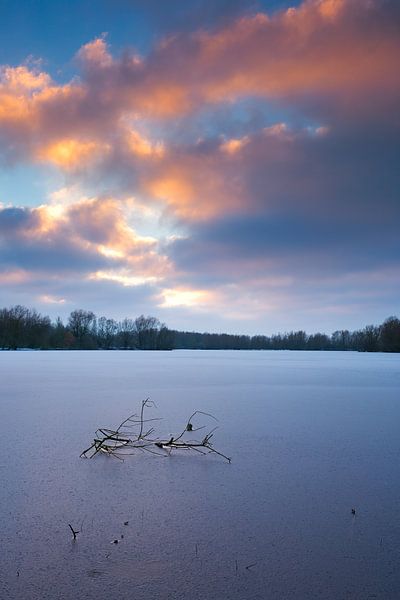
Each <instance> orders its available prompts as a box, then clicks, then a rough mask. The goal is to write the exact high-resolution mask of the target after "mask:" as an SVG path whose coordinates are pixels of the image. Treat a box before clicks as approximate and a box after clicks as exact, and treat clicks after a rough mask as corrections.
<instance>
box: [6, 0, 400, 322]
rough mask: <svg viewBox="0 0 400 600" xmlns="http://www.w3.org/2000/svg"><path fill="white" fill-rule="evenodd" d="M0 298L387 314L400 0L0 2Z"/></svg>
mask: <svg viewBox="0 0 400 600" xmlns="http://www.w3.org/2000/svg"><path fill="white" fill-rule="evenodd" d="M0 39H1V40H2V43H1V47H0V306H10V305H14V304H23V305H26V306H29V307H35V308H36V309H37V310H39V311H40V312H42V313H44V314H49V315H50V316H52V317H55V316H56V315H60V316H62V317H63V318H67V316H68V314H69V313H70V312H71V311H72V310H75V309H76V308H83V309H86V310H93V311H94V312H95V313H96V314H97V315H98V316H101V315H105V316H107V317H113V318H116V319H121V318H124V317H136V316H138V315H140V314H151V315H154V316H156V317H158V318H159V319H160V320H161V321H163V322H166V323H167V325H168V326H170V327H171V328H176V329H182V330H190V331H192V330H197V331H220V332H222V331H224V332H230V333H248V334H256V333H264V334H271V333H274V332H278V331H281V332H283V331H290V330H297V329H305V330H306V331H308V332H310V333H312V332H316V331H324V332H326V333H331V332H333V331H335V330H336V329H350V330H352V329H357V328H360V327H363V326H365V325H367V324H370V323H375V324H378V323H381V322H382V321H383V320H384V319H385V318H386V317H388V316H390V315H396V314H397V315H399V313H400V305H399V304H400V303H399V298H400V294H399V292H400V235H399V231H400V227H399V223H400V201H399V200H400V199H399V189H400V185H399V184H400V181H399V179H400V169H399V157H400V147H399V146H400V144H399V133H400V114H399V113H400V111H399V107H400V78H399V73H400V4H399V3H398V2H397V1H396V0H304V1H303V2H286V1H279V0H275V1H271V2H267V1H265V2H261V1H256V0H255V1H251V0H213V1H211V0H169V1H168V2H167V1H163V0H112V1H111V0H96V2H93V1H91V0H79V1H78V0H59V1H58V2H54V1H53V0H23V1H21V2H18V3H17V2H14V1H12V0H0Z"/></svg>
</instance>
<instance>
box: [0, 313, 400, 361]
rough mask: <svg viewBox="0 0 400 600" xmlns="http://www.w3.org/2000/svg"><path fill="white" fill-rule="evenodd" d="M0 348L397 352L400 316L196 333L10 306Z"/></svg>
mask: <svg viewBox="0 0 400 600" xmlns="http://www.w3.org/2000/svg"><path fill="white" fill-rule="evenodd" d="M0 348H1V349H4V350H17V349H18V348H33V349H42V350H45V349H48V350H51V349H53V350H55V349H57V350H97V349H104V350H116V349H118V350H172V349H174V348H176V349H178V348H181V349H185V348H186V349H202V350H357V351H360V352H400V320H399V319H398V318H397V317H389V318H388V319H386V320H385V321H384V322H383V323H382V324H381V325H367V326H366V327H364V329H360V330H357V331H348V330H347V329H343V330H338V331H335V332H334V333H333V334H332V335H330V336H329V335H326V334H324V333H314V334H310V335H309V334H307V333H306V332H305V331H291V332H288V333H278V334H275V335H272V336H266V335H254V336H248V335H232V334H227V333H198V332H194V331H191V332H190V331H177V330H171V329H169V328H168V327H167V326H166V325H165V323H161V321H160V320H159V319H157V318H156V317H151V316H147V317H146V316H144V315H141V316H139V317H137V318H135V319H130V318H126V319H123V320H122V321H115V320H114V319H108V318H107V317H97V316H96V315H95V314H94V313H93V312H92V311H87V310H82V309H78V310H74V311H72V312H71V314H70V315H69V317H68V320H67V322H66V323H65V324H64V323H63V321H62V320H61V319H60V318H57V319H56V321H54V322H52V321H51V319H50V318H49V317H48V316H43V315H41V314H40V313H39V312H37V311H36V310H35V309H30V308H26V307H25V306H20V305H17V306H12V307H11V308H3V309H0Z"/></svg>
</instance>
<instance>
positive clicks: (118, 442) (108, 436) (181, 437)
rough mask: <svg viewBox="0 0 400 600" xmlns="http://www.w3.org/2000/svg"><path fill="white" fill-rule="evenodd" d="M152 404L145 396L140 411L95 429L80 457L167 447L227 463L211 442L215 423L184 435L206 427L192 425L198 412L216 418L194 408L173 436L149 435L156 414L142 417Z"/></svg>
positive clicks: (121, 455) (119, 456) (120, 455)
mask: <svg viewBox="0 0 400 600" xmlns="http://www.w3.org/2000/svg"><path fill="white" fill-rule="evenodd" d="M154 406H155V404H154V403H153V402H152V401H151V400H150V399H149V398H146V400H142V402H141V408H140V413H139V415H137V414H136V413H134V414H132V415H130V416H129V417H127V418H126V419H124V420H123V421H122V423H120V425H118V427H117V428H116V429H109V428H108V427H101V428H99V429H97V430H96V432H95V438H94V440H93V443H92V444H91V445H90V446H89V447H88V448H86V450H84V451H83V452H82V453H81V454H80V457H81V458H93V457H94V456H96V455H97V454H106V455H107V456H112V457H113V458H117V459H119V460H123V459H124V457H125V456H127V455H128V454H134V453H135V452H136V451H138V450H140V451H143V452H149V453H151V454H156V455H157V456H165V453H164V452H160V450H161V451H165V450H166V451H168V454H171V452H172V451H175V450H191V451H193V452H198V453H200V454H207V453H213V454H217V455H218V456H221V457H222V458H224V459H225V460H227V461H228V462H229V463H230V462H231V459H230V458H229V457H228V456H226V455H225V454H223V453H222V452H220V451H218V450H216V449H215V448H214V446H213V443H212V441H211V440H212V438H213V435H214V432H215V430H216V429H217V427H214V428H213V429H211V430H210V431H209V432H208V433H207V434H206V435H205V436H204V437H203V438H202V439H201V440H196V439H192V438H190V439H188V435H190V436H191V435H192V434H193V433H195V432H197V431H200V430H202V429H205V428H206V425H200V426H199V427H194V424H193V420H194V419H195V417H196V416H198V415H203V416H205V417H209V418H211V419H213V420H214V421H217V419H216V418H215V417H214V416H213V415H211V414H209V413H206V412H203V411H201V410H196V411H195V412H194V413H193V414H191V415H190V417H189V419H188V420H187V422H186V425H185V427H184V429H183V431H182V432H181V433H179V434H178V435H176V436H171V437H170V438H169V439H168V440H162V439H160V438H157V437H155V438H154V437H152V436H153V434H154V432H155V429H154V427H153V426H150V427H149V428H147V424H148V423H153V422H155V421H159V420H160V419H158V418H151V419H147V418H145V416H144V415H145V410H146V409H148V408H152V407H154ZM74 539H75V538H74Z"/></svg>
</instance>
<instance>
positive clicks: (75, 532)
mask: <svg viewBox="0 0 400 600" xmlns="http://www.w3.org/2000/svg"><path fill="white" fill-rule="evenodd" d="M68 527H69V528H70V530H71V531H72V535H73V536H74V537H73V539H74V540H76V536H77V534H78V533H80V531H75V529H74V528H73V527H72V525H71V524H70V523H68Z"/></svg>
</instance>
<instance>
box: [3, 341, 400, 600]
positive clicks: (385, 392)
mask: <svg viewBox="0 0 400 600" xmlns="http://www.w3.org/2000/svg"><path fill="white" fill-rule="evenodd" d="M399 367H400V356H398V355H397V356H396V355H384V354H358V353H341V352H331V353H322V352H321V353H317V352H315V353H314V352H285V351H282V352H245V351H236V352H235V351H216V352H213V351H175V352H165V353H164V352H147V353H146V352H84V351H81V352H1V353H0V419H1V438H0V440H1V441H0V449H1V454H0V475H1V479H0V483H1V486H0V507H1V529H2V532H1V543H2V552H1V561H0V562H1V573H0V576H1V577H0V597H1V598H4V599H8V598H10V599H12V600H19V599H24V600H31V599H32V600H44V599H51V600H56V599H63V600H65V599H67V600H68V599H71V600H75V599H81V598H88V599H90V600H91V599H93V600H94V599H96V600H103V599H106V598H107V599H118V600H128V599H129V600H131V599H134V598H141V599H145V600H147V599H149V600H150V599H152V600H153V599H157V600H164V599H171V600H172V599H174V600H175V599H176V600H179V599H183V598H185V599H190V600H200V599H201V600H225V599H228V598H229V599H234V600H253V599H254V600H256V599H257V600H258V599H259V600H269V599H273V600H275V599H276V600H291V599H293V600H294V599H296V600H302V599H307V600H311V599H314V598H315V599H317V598H318V599H324V600H325V599H327V600H330V599H332V600H340V599H347V598H350V599H360V600H367V599H368V598H378V599H379V600H392V599H393V600H395V599H398V598H400V568H399V564H400V503H399V501H400V393H399V391H400V368H399ZM146 397H150V398H151V399H152V400H154V402H155V403H156V404H157V410H154V412H153V415H154V416H160V417H163V420H162V421H161V422H160V424H159V425H158V427H159V429H160V431H161V432H162V433H164V434H165V435H168V434H172V433H175V432H177V431H179V429H180V428H181V427H183V426H184V424H185V422H186V420H187V418H188V417H189V415H190V414H191V413H192V412H193V411H194V410H196V409H199V410H203V411H207V412H211V413H213V414H214V415H215V416H216V417H217V418H218V420H219V429H218V430H217V431H216V432H215V436H214V437H215V447H216V448H217V449H219V450H221V451H222V452H224V453H226V454H227V455H229V456H232V464H228V463H227V462H224V461H223V460H222V459H220V458H219V457H217V456H200V455H198V454H190V453H188V452H184V451H183V452H182V454H175V455H172V456H171V457H167V458H160V457H157V456H152V455H146V454H139V455H134V456H129V457H128V458H127V459H126V460H125V461H124V462H120V461H118V460H116V459H112V458H107V457H105V456H99V457H96V458H95V459H93V460H84V459H80V458H79V454H80V452H81V451H82V450H83V449H84V448H86V447H87V446H88V445H89V444H90V442H91V440H92V437H93V434H94V431H95V429H96V428H97V427H98V426H108V427H112V426H114V425H115V426H116V425H117V424H118V423H119V422H120V421H121V420H122V419H123V418H124V417H125V416H128V414H130V413H132V412H134V411H135V410H136V409H138V408H139V404H140V401H141V400H142V399H144V398H146ZM352 508H355V510H356V514H355V516H354V515H352V512H351V509H352ZM126 521H128V524H127V525H124V522H126ZM68 523H71V524H72V525H73V526H75V528H76V529H81V530H82V531H81V533H79V534H78V539H77V540H76V542H73V541H72V539H71V538H72V535H71V532H70V530H69V528H68ZM122 535H123V538H122ZM114 539H119V540H120V541H119V543H118V544H113V543H111V542H112V541H113V540H114Z"/></svg>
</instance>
